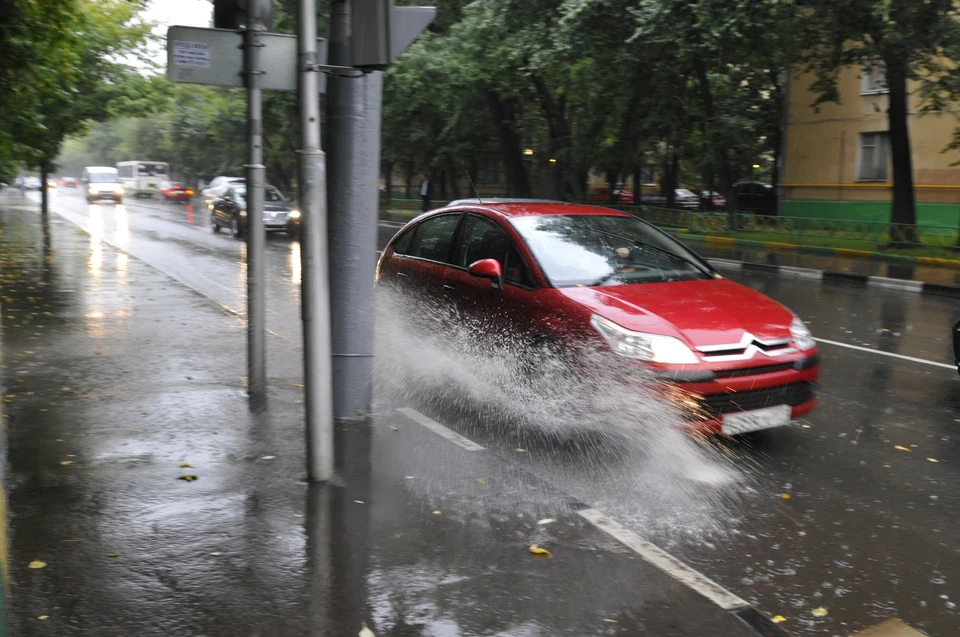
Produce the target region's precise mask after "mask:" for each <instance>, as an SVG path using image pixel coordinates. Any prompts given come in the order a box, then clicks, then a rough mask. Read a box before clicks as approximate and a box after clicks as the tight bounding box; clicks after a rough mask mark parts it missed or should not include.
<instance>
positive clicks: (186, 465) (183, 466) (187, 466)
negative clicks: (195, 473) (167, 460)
mask: <svg viewBox="0 0 960 637" xmlns="http://www.w3.org/2000/svg"><path fill="white" fill-rule="evenodd" d="M177 466H178V467H180V468H181V469H193V465H192V464H190V463H189V462H187V461H186V460H184V461H183V462H181V463H180V464H179V465H177Z"/></svg>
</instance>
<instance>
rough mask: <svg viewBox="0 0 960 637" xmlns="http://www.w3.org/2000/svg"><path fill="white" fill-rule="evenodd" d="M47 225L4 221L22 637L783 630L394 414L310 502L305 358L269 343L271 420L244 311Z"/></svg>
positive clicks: (365, 428) (361, 440)
mask: <svg viewBox="0 0 960 637" xmlns="http://www.w3.org/2000/svg"><path fill="white" fill-rule="evenodd" d="M48 231H49V234H45V233H44V231H43V228H42V227H41V222H40V217H39V215H38V214H37V213H36V212H35V211H32V210H27V209H12V208H8V209H6V210H0V232H2V234H0V286H2V294H0V301H2V304H0V309H2V311H0V315H2V319H0V321H2V322H0V337H2V341H0V344H2V369H0V384H2V386H3V394H4V399H3V402H4V404H3V408H4V409H3V413H4V414H5V416H6V418H5V428H4V431H5V439H6V442H7V444H6V448H7V450H8V454H9V457H8V459H7V460H8V465H7V466H8V468H7V472H6V475H5V484H6V485H7V488H8V496H9V510H10V523H9V524H10V529H9V531H10V532H9V535H10V551H9V554H10V574H11V589H12V595H11V597H10V599H9V602H8V610H9V612H10V613H11V615H12V616H11V617H10V620H9V625H10V630H11V634H13V635H17V636H18V637H32V636H34V635H85V636H86V635H89V636H96V637H130V636H132V635H136V636H138V637H148V636H153V635H157V636H160V635H163V636H169V635H178V636H181V637H194V636H195V637H201V636H202V637H214V636H224V637H227V636H229V637H254V636H259V637H267V636H275V637H287V636H290V637H293V636H298V637H299V636H304V635H315V636H321V635H322V636H341V635H342V636H354V635H357V634H358V633H359V631H360V629H361V627H362V625H363V624H366V625H367V626H368V627H369V628H370V629H371V630H373V631H374V633H375V634H376V635H378V636H381V637H382V636H384V635H397V636H406V635H426V634H430V635H501V636H508V635H511V636H533V635H542V636H544V637H546V636H554V635H571V636H574V635H576V636H581V635H588V634H592V635H597V634H602V635H614V634H616V635H652V636H661V635H662V636H668V635H669V636H679V635H690V636H693V635H724V636H737V635H756V634H779V633H777V632H763V633H759V632H756V631H755V629H753V628H751V627H749V626H748V625H747V623H745V621H743V620H742V619H741V618H750V617H751V616H752V617H753V618H754V619H756V618H757V617H756V614H755V611H752V610H751V609H749V608H742V609H735V611H737V612H736V614H735V612H728V611H726V610H723V609H722V608H720V607H718V606H716V605H715V604H714V603H712V602H710V601H708V600H707V599H706V598H704V597H702V596H701V595H699V594H697V593H696V592H694V591H693V590H691V589H690V588H688V587H687V586H685V585H683V584H681V583H680V582H679V581H678V580H677V579H674V578H671V577H669V576H667V575H666V574H665V573H663V572H661V571H660V570H657V569H656V568H654V567H653V566H652V565H650V564H649V563H647V562H645V561H643V560H642V559H640V558H639V557H638V556H637V555H635V554H634V553H632V552H631V551H630V550H628V549H627V548H625V547H624V546H623V545H621V544H619V543H617V542H616V541H614V540H613V539H612V538H611V537H609V536H608V535H606V534H604V533H603V532H602V531H600V530H599V529H598V528H597V527H595V526H593V525H592V524H590V523H589V522H587V521H586V520H585V519H584V517H583V516H581V515H578V514H577V509H578V508H579V507H580V506H583V505H579V504H578V503H573V502H571V500H570V499H569V498H568V497H566V496H565V495H564V494H563V493H560V492H557V491H556V490H554V489H552V488H551V487H550V486H549V485H546V484H544V483H542V482H540V481H539V480H537V479H536V478H535V477H533V476H531V475H529V474H527V473H524V472H523V471H521V470H519V469H517V468H516V466H514V465H512V464H511V463H510V462H509V461H507V460H505V459H503V458H501V457H498V456H497V455H495V454H493V453H490V452H480V451H476V450H473V451H471V450H468V449H464V448H462V447H459V446H457V445H455V444H452V443H451V442H450V440H448V439H446V438H444V437H441V436H438V435H437V434H436V433H434V432H433V431H430V430H428V429H427V428H425V427H424V426H421V424H418V422H416V421H415V420H414V419H411V418H409V417H407V416H405V415H403V414H401V413H399V412H397V411H394V410H390V411H388V412H386V413H384V414H382V415H381V416H379V417H377V418H376V419H374V421H373V422H372V423H370V424H369V425H362V426H361V425H355V426H353V427H352V428H345V429H343V430H341V431H340V432H339V433H338V435H339V440H340V442H341V443H342V444H343V445H344V446H345V448H350V449H351V453H350V455H349V456H348V457H349V458H350V462H349V464H348V465H347V466H345V467H341V470H340V472H339V474H338V476H337V479H336V480H335V481H334V482H333V483H332V484H329V485H314V486H309V485H308V484H307V483H306V482H305V481H304V479H303V478H304V470H303V467H304V458H303V442H302V441H303V431H302V403H301V401H302V397H301V389H300V388H299V383H300V382H301V380H300V372H299V370H300V356H299V352H297V351H293V350H291V349H289V345H286V341H283V340H282V339H279V338H271V340H270V341H269V343H268V344H269V348H270V361H269V372H270V378H269V381H270V387H271V395H270V400H269V407H268V409H267V411H266V412H264V413H251V411H250V410H249V409H248V407H247V401H246V396H245V393H244V390H243V378H242V376H243V374H244V372H245V359H244V356H245V341H244V334H245V328H244V325H243V324H242V323H241V322H240V321H239V320H238V319H237V318H235V317H233V316H230V315H228V314H226V313H224V312H223V311H222V310H220V309H218V307H217V306H216V305H215V304H213V303H211V302H209V301H208V300H206V299H205V298H203V297H201V296H199V295H198V294H196V293H194V292H192V291H190V290H188V289H186V288H184V287H182V286H181V285H179V284H178V283H176V282H175V281H173V280H171V279H169V278H167V277H166V276H164V275H162V274H161V273H159V272H158V271H156V270H154V269H152V268H150V267H148V266H146V265H145V264H143V263H141V262H139V261H137V260H135V259H133V258H132V257H129V256H128V255H126V254H125V253H123V252H119V251H117V250H115V249H113V248H111V247H109V246H106V245H103V244H100V243H96V242H92V241H91V238H90V237H89V236H88V235H86V234H84V233H83V232H81V231H80V230H79V229H77V228H76V227H75V226H74V225H72V224H70V223H67V222H65V221H63V220H60V219H59V218H58V217H56V216H53V217H52V219H51V222H50V224H49V228H48ZM191 476H193V477H195V479H189V480H187V479H183V478H187V477H191ZM517 494H521V495H520V496H518V495H517ZM521 496H522V497H521ZM543 518H552V519H554V520H555V521H554V522H552V523H550V524H538V523H537V522H538V520H541V519H543ZM531 544H539V545H541V546H545V547H547V548H548V549H549V550H550V551H551V552H552V557H550V558H538V557H537V556H535V555H533V554H531V553H530V551H529V550H528V547H529V546H530V545H531ZM738 615H739V617H738ZM760 620H762V618H760ZM761 623H762V621H761ZM767 628H772V626H767Z"/></svg>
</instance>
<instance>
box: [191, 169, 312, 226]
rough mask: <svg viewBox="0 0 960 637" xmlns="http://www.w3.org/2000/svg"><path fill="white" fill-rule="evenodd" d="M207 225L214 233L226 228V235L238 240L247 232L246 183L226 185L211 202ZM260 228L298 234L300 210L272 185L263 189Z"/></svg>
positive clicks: (234, 182) (236, 182)
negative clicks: (227, 230)
mask: <svg viewBox="0 0 960 637" xmlns="http://www.w3.org/2000/svg"><path fill="white" fill-rule="evenodd" d="M210 226H211V229H212V230H213V232H214V234H217V233H219V232H220V229H221V228H229V229H230V234H231V235H233V237H234V238H236V239H241V238H243V236H244V235H245V234H246V232H247V184H246V182H245V181H240V180H236V181H233V182H231V183H230V184H228V185H227V187H226V190H225V191H224V192H223V193H222V195H221V196H220V197H217V198H216V199H214V200H213V203H212V208H211V214H210ZM263 227H264V229H265V230H266V231H267V232H286V233H287V234H288V235H290V236H291V237H296V236H298V235H299V231H300V211H299V210H294V209H293V206H292V204H291V203H290V200H289V199H287V198H286V197H284V196H283V194H282V193H281V192H280V191H279V190H277V189H276V188H274V187H273V186H264V189H263Z"/></svg>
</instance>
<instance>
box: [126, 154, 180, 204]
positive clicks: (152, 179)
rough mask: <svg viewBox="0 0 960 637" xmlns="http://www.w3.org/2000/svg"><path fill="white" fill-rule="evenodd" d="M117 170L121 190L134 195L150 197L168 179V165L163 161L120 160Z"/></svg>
mask: <svg viewBox="0 0 960 637" xmlns="http://www.w3.org/2000/svg"><path fill="white" fill-rule="evenodd" d="M117 170H118V171H119V172H120V183H122V184H123V190H124V191H125V192H126V193H128V194H130V193H132V194H133V196H134V197H151V196H153V191H154V190H156V189H157V188H160V187H162V186H163V184H164V183H165V182H167V181H169V179H170V165H169V164H167V162H165V161H145V160H139V161H121V162H117Z"/></svg>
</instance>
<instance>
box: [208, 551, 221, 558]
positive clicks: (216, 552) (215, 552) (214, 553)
mask: <svg viewBox="0 0 960 637" xmlns="http://www.w3.org/2000/svg"><path fill="white" fill-rule="evenodd" d="M210 555H212V556H214V557H220V556H221V555H223V553H221V552H220V551H214V552H213V553H211V554H210Z"/></svg>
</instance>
